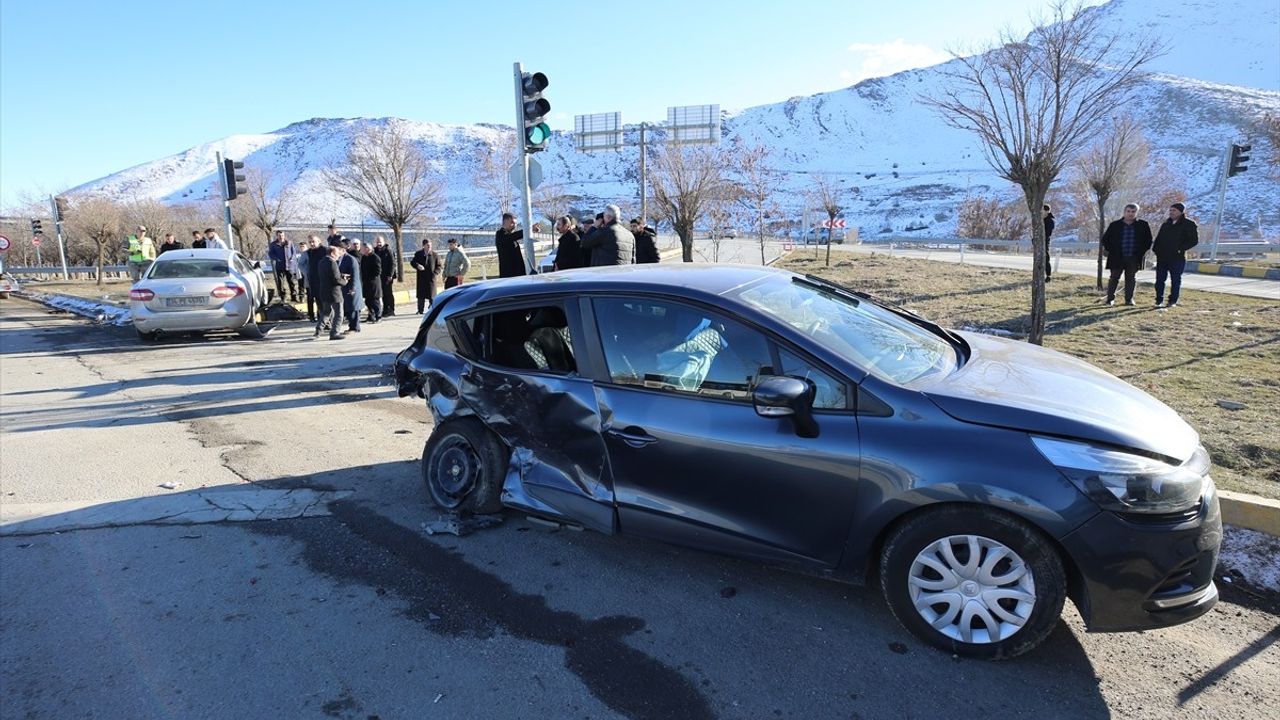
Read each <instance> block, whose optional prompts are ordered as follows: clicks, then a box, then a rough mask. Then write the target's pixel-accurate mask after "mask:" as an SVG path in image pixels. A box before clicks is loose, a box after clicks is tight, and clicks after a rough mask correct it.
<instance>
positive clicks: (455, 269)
mask: <svg viewBox="0 0 1280 720" xmlns="http://www.w3.org/2000/svg"><path fill="white" fill-rule="evenodd" d="M469 270H471V260H469V259H468V258H467V252H466V251H465V250H463V249H462V248H461V247H458V238H449V252H448V253H445V256H444V289H445V290H448V289H449V288H451V287H457V286H459V285H461V284H462V281H463V279H464V278H466V276H467V272H468V271H469Z"/></svg>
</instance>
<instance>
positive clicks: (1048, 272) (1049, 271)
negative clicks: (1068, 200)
mask: <svg viewBox="0 0 1280 720" xmlns="http://www.w3.org/2000/svg"><path fill="white" fill-rule="evenodd" d="M1040 216H1041V217H1042V218H1043V219H1044V281H1045V282H1049V281H1050V280H1052V279H1053V277H1052V275H1053V268H1052V267H1050V263H1049V238H1051V237H1053V225H1054V222H1053V210H1051V209H1050V208H1049V205H1048V203H1046V204H1045V206H1044V209H1043V210H1041V211H1040Z"/></svg>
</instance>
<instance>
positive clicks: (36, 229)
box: [31, 220, 44, 235]
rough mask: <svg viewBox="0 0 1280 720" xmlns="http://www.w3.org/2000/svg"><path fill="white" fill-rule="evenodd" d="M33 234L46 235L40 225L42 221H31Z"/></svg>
mask: <svg viewBox="0 0 1280 720" xmlns="http://www.w3.org/2000/svg"><path fill="white" fill-rule="evenodd" d="M31 234H32V235H43V234H44V227H42V226H41V225H40V221H39V220H32V221H31Z"/></svg>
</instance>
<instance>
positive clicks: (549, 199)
mask: <svg viewBox="0 0 1280 720" xmlns="http://www.w3.org/2000/svg"><path fill="white" fill-rule="evenodd" d="M531 196H532V197H531V199H532V202H533V211H534V213H535V215H534V221H535V222H537V221H538V220H540V219H541V220H546V221H547V227H553V226H555V224H556V220H559V219H560V216H561V215H568V214H569V211H570V210H572V209H573V204H574V202H576V201H577V200H578V198H577V197H576V196H574V195H570V194H569V193H568V192H567V191H566V190H565V187H564V185H561V184H560V183H552V182H543V183H542V184H541V185H539V186H538V187H536V188H534V190H533V192H532V193H531Z"/></svg>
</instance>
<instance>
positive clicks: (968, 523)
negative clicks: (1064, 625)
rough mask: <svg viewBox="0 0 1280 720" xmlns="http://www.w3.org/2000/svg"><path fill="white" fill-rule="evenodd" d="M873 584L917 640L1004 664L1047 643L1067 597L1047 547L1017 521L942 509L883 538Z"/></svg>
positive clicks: (973, 510)
mask: <svg viewBox="0 0 1280 720" xmlns="http://www.w3.org/2000/svg"><path fill="white" fill-rule="evenodd" d="M880 585H881V589H882V590H883V591H884V596H885V600H886V601H887V602H888V603H889V608H890V609H891V610H892V611H893V614H894V616H895V617H897V618H898V620H899V621H900V622H901V623H902V624H903V625H904V626H906V628H907V629H908V630H910V631H911V632H912V633H914V634H915V635H916V636H917V637H919V638H920V639H922V640H924V641H925V642H928V643H929V644H931V645H934V646H935V647H938V648H941V649H943V650H946V651H947V652H950V653H954V654H956V655H963V656H966V657H975V658H984V659H992V660H994V659H1005V658H1012V657H1016V656H1018V655H1021V654H1023V653H1025V652H1027V651H1029V650H1031V649H1032V648H1034V647H1036V646H1037V645H1039V644H1040V643H1041V642H1043V641H1044V639H1045V638H1046V637H1048V636H1049V633H1050V632H1052V631H1053V628H1054V626H1055V625H1057V623H1058V619H1059V617H1060V616H1061V614H1062V605H1063V603H1064V602H1065V599H1066V586H1067V581H1066V573H1065V571H1064V570H1063V567H1062V560H1061V559H1060V558H1059V556H1058V553H1057V551H1056V550H1055V548H1054V547H1053V545H1052V543H1051V542H1050V541H1049V540H1048V538H1046V537H1045V536H1044V535H1043V534H1042V533H1041V532H1040V531H1039V530H1036V529H1035V528H1033V527H1031V526H1030V525H1028V524H1027V523H1025V522H1023V521H1021V520H1019V519H1018V518H1016V517H1013V516H1011V515H1007V514H1005V513H1002V512H999V511H996V510H992V509H990V508H984V507H965V506H947V507H943V508H938V509H936V510H927V511H925V512H922V513H920V514H918V515H915V516H913V517H911V518H909V519H908V520H907V521H906V522H904V523H902V525H901V526H899V527H898V528H896V529H895V530H894V531H893V532H892V534H891V535H890V536H889V538H888V540H887V541H886V543H885V546H884V553H883V554H882V555H881V557H880Z"/></svg>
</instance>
